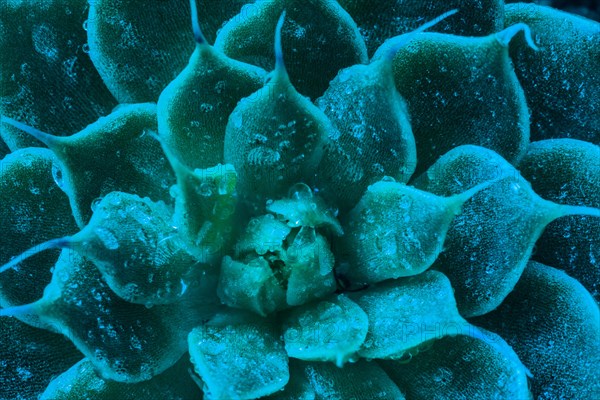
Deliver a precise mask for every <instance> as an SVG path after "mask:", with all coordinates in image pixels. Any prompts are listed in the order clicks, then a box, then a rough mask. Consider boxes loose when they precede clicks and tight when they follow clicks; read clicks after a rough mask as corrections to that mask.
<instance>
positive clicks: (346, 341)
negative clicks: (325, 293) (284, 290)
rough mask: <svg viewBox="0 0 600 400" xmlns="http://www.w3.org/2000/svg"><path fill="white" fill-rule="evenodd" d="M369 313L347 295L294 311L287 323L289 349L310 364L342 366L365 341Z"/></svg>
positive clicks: (286, 339) (289, 315)
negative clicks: (320, 362)
mask: <svg viewBox="0 0 600 400" xmlns="http://www.w3.org/2000/svg"><path fill="white" fill-rule="evenodd" d="M368 328H369V321H368V318H367V314H365V312H364V311H363V310H362V309H361V308H360V307H359V306H358V305H356V303H354V302H353V301H351V300H350V299H348V298H347V297H346V296H344V295H338V296H335V297H331V298H328V299H325V300H322V301H320V302H318V303H312V304H308V305H305V306H302V307H298V308H295V309H293V310H292V311H291V312H290V314H288V315H287V316H286V317H285V320H284V322H283V340H284V342H285V350H286V351H287V353H288V355H289V356H290V357H294V358H298V359H301V360H306V361H333V362H335V363H336V364H337V366H338V367H342V366H343V365H344V363H345V362H346V361H348V360H349V359H351V358H352V356H354V354H355V353H356V352H357V351H358V350H359V349H360V347H361V345H362V343H363V342H364V340H365V338H366V336H367V331H368Z"/></svg>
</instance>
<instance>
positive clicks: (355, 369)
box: [268, 360, 404, 400]
mask: <svg viewBox="0 0 600 400" xmlns="http://www.w3.org/2000/svg"><path fill="white" fill-rule="evenodd" d="M290 368H291V371H292V377H291V378H290V383H289V384H288V385H287V386H286V387H285V389H284V390H283V391H282V392H280V393H276V394H274V395H272V396H269V397H268V399H270V400H275V399H277V400H300V399H302V400H308V399H310V400H312V399H315V400H317V399H318V400H346V399H369V400H371V399H373V400H404V395H403V394H402V392H401V391H400V389H398V387H397V386H396V384H395V383H394V382H393V381H392V380H391V379H390V378H389V377H388V375H387V374H386V373H385V372H384V371H383V370H382V369H381V367H379V366H378V365H377V364H376V363H374V362H368V361H364V360H361V361H358V362H356V363H352V364H346V365H345V366H344V368H338V367H336V366H335V365H333V364H331V363H323V362H321V363H317V362H312V363H307V362H301V361H291V363H290Z"/></svg>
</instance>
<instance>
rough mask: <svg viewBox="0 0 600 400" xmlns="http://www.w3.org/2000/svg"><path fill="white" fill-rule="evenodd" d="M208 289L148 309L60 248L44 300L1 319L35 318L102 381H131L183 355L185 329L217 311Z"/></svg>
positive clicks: (201, 286)
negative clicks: (127, 298) (75, 350)
mask: <svg viewBox="0 0 600 400" xmlns="http://www.w3.org/2000/svg"><path fill="white" fill-rule="evenodd" d="M207 275H208V274H207ZM212 285H214V281H211V278H210V276H207V277H206V278H203V280H202V281H199V282H197V283H196V284H195V285H194V287H192V288H188V292H187V293H188V297H187V298H186V300H185V301H182V302H179V303H177V304H176V305H168V306H155V307H152V308H147V307H146V306H143V305H138V304H132V303H128V302H125V301H124V300H122V299H121V298H119V297H118V296H117V295H116V294H114V293H113V292H112V291H111V290H110V289H109V287H108V286H107V285H106V283H105V282H104V280H103V279H102V276H101V275H100V272H99V271H98V269H97V268H96V266H95V265H94V264H93V263H92V262H91V261H88V260H86V259H84V258H83V257H81V256H80V255H79V254H77V253H76V252H74V251H71V250H63V252H62V253H61V255H60V257H59V259H58V261H57V264H56V267H55V269H54V272H53V276H52V281H51V282H50V284H49V285H48V286H47V287H46V290H45V291H44V296H43V297H42V298H41V299H40V300H38V301H36V302H34V303H32V304H30V305H24V306H18V307H13V308H8V309H3V310H0V316H10V315H19V314H36V315H37V316H38V317H39V318H40V320H41V321H42V323H45V324H48V325H50V326H51V327H52V329H53V330H56V331H58V332H60V333H62V334H64V335H65V336H66V337H67V338H68V339H69V340H71V341H72V342H73V344H75V346H76V347H77V348H78V349H79V350H80V351H81V352H82V353H83V354H84V355H85V356H86V357H87V358H88V359H89V360H90V361H91V362H92V363H93V364H94V368H95V370H96V371H97V372H98V374H99V375H100V376H101V377H102V378H103V379H111V380H115V381H118V382H129V383H134V382H140V381H144V380H148V379H150V378H152V377H153V376H155V375H157V374H160V373H161V372H163V371H164V370H165V369H167V368H169V367H170V366H172V365H173V364H174V363H175V362H176V361H177V360H178V359H179V358H180V357H181V356H182V355H183V354H184V353H185V350H186V342H185V337H186V335H187V333H188V332H189V330H190V329H191V328H192V327H193V326H195V325H197V324H198V323H199V322H200V321H201V320H202V319H203V318H206V316H207V315H208V313H209V312H212V311H213V310H214V309H215V304H214V303H213V304H209V301H213V302H214V300H212V298H211V296H210V295H209V294H208V293H209V292H208V290H209V288H210V287H211V286H212ZM212 287H214V286H212Z"/></svg>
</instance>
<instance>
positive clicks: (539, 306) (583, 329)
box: [474, 262, 600, 400]
mask: <svg viewBox="0 0 600 400" xmlns="http://www.w3.org/2000/svg"><path fill="white" fill-rule="evenodd" d="M474 321H475V323H477V324H481V325H482V326H484V327H486V328H488V329H490V330H493V331H495V332H497V333H499V334H500V335H501V336H502V337H503V338H504V339H506V341H507V342H508V343H509V344H510V345H511V346H512V347H513V348H514V349H515V352H516V353H517V354H518V355H519V357H520V358H521V360H522V361H523V363H524V364H525V365H526V366H527V367H528V368H529V369H530V370H531V373H532V374H533V378H532V391H533V395H534V396H535V397H536V398H538V399H548V400H549V399H561V398H579V399H592V398H595V397H597V396H596V395H597V394H598V393H600V370H599V369H598V368H596V366H598V365H599V364H600V311H599V309H598V304H597V303H596V302H595V301H594V299H593V298H592V296H590V294H589V293H588V292H587V291H586V290H585V288H584V287H583V286H581V284H580V283H579V282H577V281H576V280H575V279H573V278H571V277H569V276H568V275H567V274H565V273H564V272H562V271H559V270H556V269H554V268H551V267H547V266H545V265H543V264H539V263H536V262H531V263H529V265H528V266H527V268H526V269H525V272H524V274H523V277H522V278H521V280H520V281H519V283H518V284H517V286H516V287H515V290H514V291H513V292H512V293H511V294H510V295H509V296H508V298H507V299H506V301H505V302H504V303H503V304H502V305H501V306H500V307H499V308H498V309H497V310H495V311H493V312H492V313H490V314H488V315H486V316H484V317H480V318H477V319H476V320H474Z"/></svg>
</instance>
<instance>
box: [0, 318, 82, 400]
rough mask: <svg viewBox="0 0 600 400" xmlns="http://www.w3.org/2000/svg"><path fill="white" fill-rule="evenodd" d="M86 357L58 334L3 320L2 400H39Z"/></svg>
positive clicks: (0, 330)
mask: <svg viewBox="0 0 600 400" xmlns="http://www.w3.org/2000/svg"><path fill="white" fill-rule="evenodd" d="M81 358H83V355H82V354H81V353H80V352H79V351H77V349H76V348H75V347H73V345H72V344H71V343H69V341H68V340H66V339H65V338H64V337H62V336H61V335H57V334H56V333H52V332H48V331H46V330H42V329H37V328H33V327H30V326H28V325H26V324H24V323H23V322H21V321H18V320H16V319H14V318H2V319H0V360H1V361H0V387H1V388H2V393H0V398H2V399H3V400H4V399H6V400H9V399H15V400H16V399H37V398H38V396H39V395H40V393H42V392H43V391H44V389H45V388H46V386H47V385H48V382H50V380H51V379H52V378H53V377H54V376H56V375H57V374H60V373H62V372H63V371H65V370H66V369H68V368H69V367H70V366H71V365H73V363H76V362H77V361H79V360H81Z"/></svg>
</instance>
